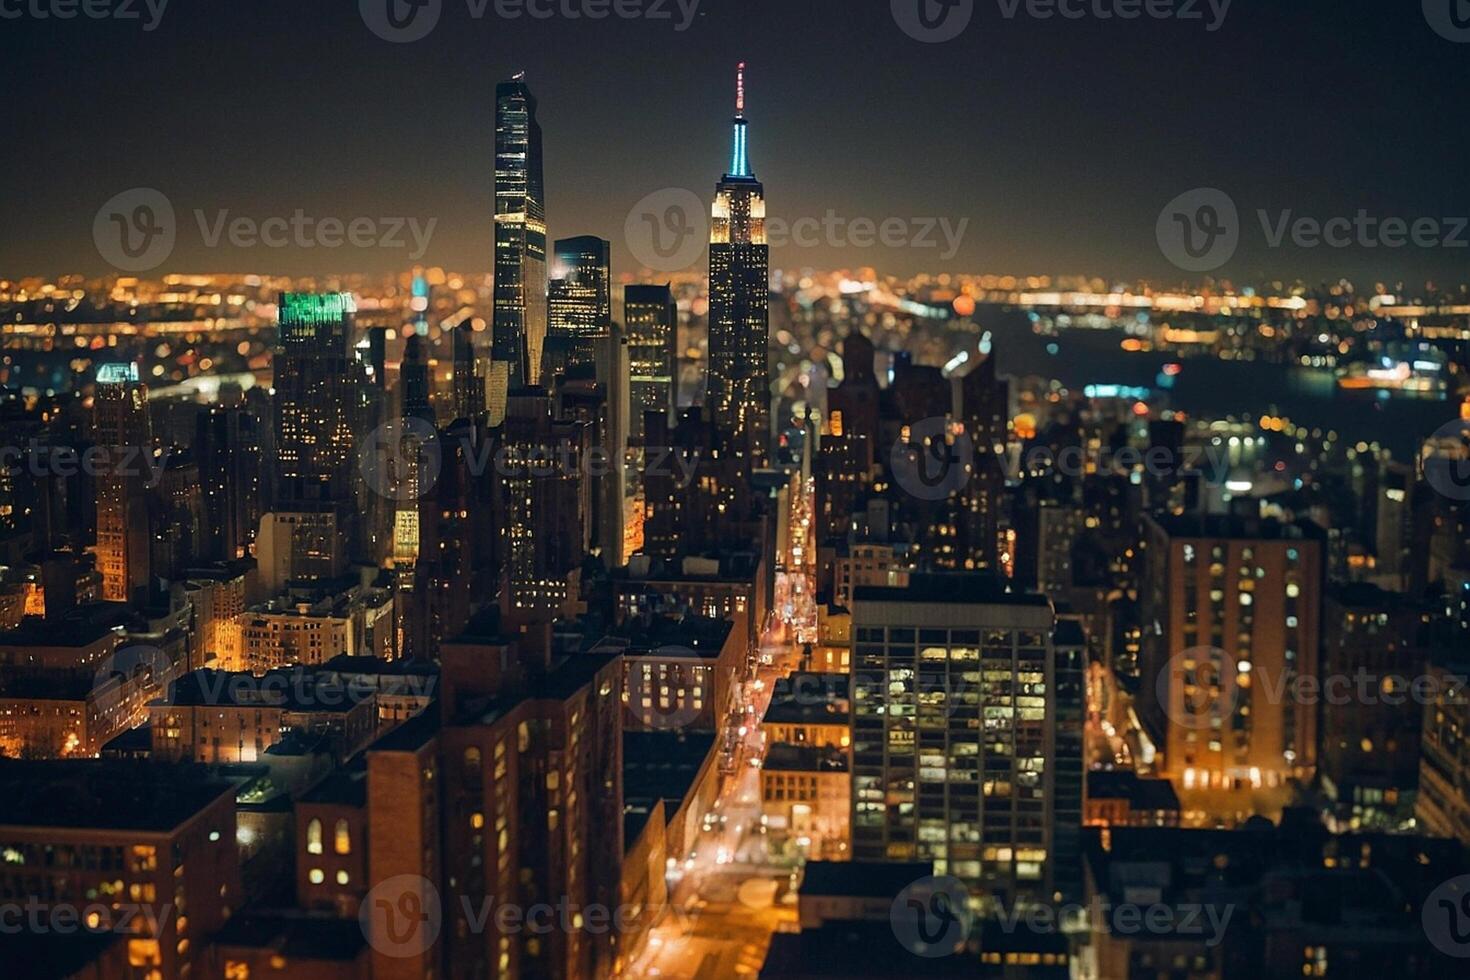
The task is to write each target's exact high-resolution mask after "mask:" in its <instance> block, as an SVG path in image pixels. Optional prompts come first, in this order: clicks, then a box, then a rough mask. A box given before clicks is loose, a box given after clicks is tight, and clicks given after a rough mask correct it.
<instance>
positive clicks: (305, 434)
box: [272, 293, 363, 510]
mask: <svg viewBox="0 0 1470 980" xmlns="http://www.w3.org/2000/svg"><path fill="white" fill-rule="evenodd" d="M279 310H280V312H279V335H278V340H277V343H276V350H275V357H274V359H273V362H272V363H273V365H274V369H275V376H274V381H273V383H274V386H275V437H276V446H275V448H276V460H277V466H278V473H277V484H276V506H277V507H278V508H279V509H282V510H291V509H292V507H293V506H295V505H298V504H330V505H345V504H346V503H347V502H348V500H349V499H350V497H351V490H352V476H353V469H354V467H355V466H356V463H357V456H356V452H355V450H356V445H357V432H358V428H359V426H360V412H359V410H358V409H359V405H360V404H361V399H362V397H363V393H362V392H361V391H359V390H358V388H359V387H360V382H361V380H362V379H361V377H360V374H359V372H358V370H357V359H356V357H355V356H354V355H353V351H352V345H353V331H354V317H355V315H356V312H357V304H356V303H355V302H354V301H353V299H352V295H351V294H350V293H320V294H312V293H282V294H281V298H280V306H279Z"/></svg>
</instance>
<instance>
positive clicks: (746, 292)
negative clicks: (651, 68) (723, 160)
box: [705, 61, 770, 464]
mask: <svg viewBox="0 0 1470 980" xmlns="http://www.w3.org/2000/svg"><path fill="white" fill-rule="evenodd" d="M734 125H735V131H734V141H733V145H732V149H731V155H730V170H729V172H728V173H726V174H725V176H724V178H723V179H722V180H721V181H720V182H719V184H718V185H716V187H715V202H714V206H713V207H712V208H711V211H710V219H711V220H710V246H709V371H708V376H707V377H708V382H707V390H706V395H705V405H706V406H707V408H708V412H709V415H710V417H711V418H712V419H713V421H714V423H715V424H716V425H717V426H718V427H719V428H721V429H722V430H724V431H726V432H727V433H729V434H730V435H731V436H732V438H733V448H734V451H735V453H736V454H737V455H740V456H742V457H752V458H747V459H746V462H747V464H749V463H752V462H755V461H756V460H758V459H759V458H761V457H763V456H764V451H765V442H766V436H767V431H768V430H769V428H770V423H769V418H768V416H769V412H770V380H769V377H768V369H767V364H766V360H767V359H766V337H767V334H768V333H769V331H770V249H769V247H768V246H767V245H766V200H765V189H764V188H763V187H762V186H761V183H760V181H758V180H756V179H755V174H754V173H752V172H751V168H750V159H749V157H748V156H747V152H746V147H747V143H746V130H747V122H746V119H745V62H743V61H742V62H741V63H740V67H739V73H738V75H737V77H736V94H735V120H734Z"/></svg>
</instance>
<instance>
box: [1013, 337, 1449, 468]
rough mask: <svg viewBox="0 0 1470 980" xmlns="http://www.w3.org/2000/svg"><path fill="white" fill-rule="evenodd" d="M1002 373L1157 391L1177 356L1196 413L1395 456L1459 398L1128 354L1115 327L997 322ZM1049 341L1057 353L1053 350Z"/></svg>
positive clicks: (1410, 450)
mask: <svg viewBox="0 0 1470 980" xmlns="http://www.w3.org/2000/svg"><path fill="white" fill-rule="evenodd" d="M987 329H989V330H991V333H992V339H993V343H994V350H995V352H996V356H997V357H998V358H999V361H998V364H999V370H1000V372H1001V373H1002V374H1010V375H1028V374H1035V375H1040V376H1041V377H1045V378H1056V379H1057V380H1058V381H1061V382H1062V383H1063V384H1065V385H1066V386H1067V387H1068V388H1071V389H1074V390H1075V389H1078V388H1081V387H1083V386H1084V385H1089V384H1118V385H1128V386H1131V387H1142V388H1151V389H1153V390H1155V392H1158V390H1159V388H1158V385H1157V383H1156V381H1157V376H1158V374H1159V371H1160V370H1161V369H1162V368H1163V366H1164V365H1165V364H1168V363H1170V362H1178V363H1181V364H1183V365H1184V370H1183V372H1182V373H1181V374H1180V375H1179V376H1178V377H1176V378H1175V379H1174V381H1175V385H1174V388H1173V390H1172V391H1170V392H1168V399H1169V404H1170V405H1171V406H1172V407H1174V408H1178V409H1182V410H1184V411H1186V412H1189V413H1190V414H1192V415H1200V416H1207V417H1212V418H1218V417H1220V416H1224V415H1231V414H1234V415H1244V414H1247V413H1249V414H1251V415H1253V416H1259V415H1263V414H1265V415H1283V414H1284V415H1286V416H1288V417H1290V418H1291V420H1292V421H1293V422H1295V423H1296V424H1298V425H1305V426H1306V427H1307V428H1309V429H1310V428H1317V427H1321V428H1322V429H1324V430H1326V429H1335V430H1336V431H1337V432H1338V434H1339V435H1340V436H1342V437H1345V438H1351V439H1352V440H1353V441H1354V442H1356V441H1358V440H1362V441H1365V442H1373V441H1375V440H1376V441H1377V442H1378V443H1379V444H1380V445H1383V446H1386V447H1387V448H1388V449H1389V451H1390V452H1392V453H1393V455H1394V458H1395V459H1399V460H1408V459H1410V458H1412V457H1413V456H1414V455H1415V454H1416V453H1417V452H1418V450H1419V445H1420V442H1421V441H1422V440H1423V438H1424V437H1425V436H1426V435H1428V434H1429V433H1431V432H1433V431H1434V430H1435V429H1437V428H1439V427H1440V426H1441V425H1443V424H1444V423H1446V422H1448V421H1450V420H1452V419H1454V418H1455V417H1456V414H1457V409H1456V407H1455V403H1454V402H1453V401H1429V400H1424V399H1414V398H1405V397H1400V396H1394V397H1392V398H1387V399H1384V398H1380V397H1378V395H1377V393H1376V392H1344V391H1341V390H1340V389H1338V387H1337V385H1336V383H1335V381H1334V379H1333V377H1332V373H1331V372H1330V371H1307V370H1302V369H1297V368H1289V367H1286V366H1284V365H1281V364H1269V363H1265V362H1261V361H1222V360H1219V359H1217V358H1213V357H1188V358H1181V357H1180V356H1179V355H1178V354H1175V353H1171V352H1168V351H1163V352H1160V351H1152V352H1140V353H1129V352H1128V351H1125V350H1123V349H1122V348H1121V347H1120V346H1119V342H1120V341H1121V339H1122V338H1121V337H1120V335H1119V334H1118V333H1116V332H1114V331H1110V330H1088V329H1074V330H1064V331H1062V332H1061V333H1060V335H1058V336H1038V335H1037V334H1035V333H1033V332H1032V331H1031V330H1030V328H1029V327H1027V326H1025V325H1021V324H1015V323H1002V324H995V325H990V326H988V327H987ZM1048 344H1055V345H1056V346H1057V353H1056V354H1051V353H1049V352H1048V351H1047V345H1048Z"/></svg>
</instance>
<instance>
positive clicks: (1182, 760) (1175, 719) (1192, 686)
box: [1138, 515, 1323, 812]
mask: <svg viewBox="0 0 1470 980" xmlns="http://www.w3.org/2000/svg"><path fill="white" fill-rule="evenodd" d="M1144 522H1145V523H1144V555H1145V565H1144V569H1143V576H1144V578H1143V582H1142V586H1141V588H1140V605H1141V611H1142V617H1143V626H1144V650H1143V660H1142V663H1141V665H1140V667H1141V671H1140V672H1141V675H1142V678H1143V683H1142V684H1141V686H1140V697H1139V702H1138V703H1139V709H1140V710H1139V714H1140V717H1141V719H1142V721H1143V724H1144V728H1145V729H1146V731H1147V732H1148V735H1149V737H1150V738H1151V739H1153V741H1154V744H1155V746H1156V747H1157V749H1158V751H1159V752H1160V753H1161V754H1162V757H1163V758H1162V759H1161V760H1159V761H1158V762H1157V763H1156V767H1157V768H1158V771H1159V772H1160V774H1162V775H1165V776H1168V777H1170V778H1172V779H1175V780H1176V785H1177V786H1178V787H1179V789H1180V790H1181V798H1187V797H1188V796H1189V794H1190V791H1191V790H1196V789H1197V790H1200V791H1202V793H1203V792H1204V791H1225V792H1226V793H1227V794H1228V793H1229V792H1231V791H1236V790H1240V791H1244V792H1246V793H1247V794H1248V793H1249V791H1251V790H1254V789H1260V788H1262V787H1265V788H1266V789H1267V790H1271V789H1275V788H1279V787H1284V786H1286V785H1287V783H1288V782H1289V781H1290V780H1293V779H1308V778H1310V777H1311V774H1312V772H1313V770H1314V768H1315V766H1316V762H1317V717H1318V712H1317V705H1316V703H1315V702H1314V701H1313V700H1312V699H1308V698H1301V697H1297V696H1295V694H1294V692H1295V691H1296V689H1297V685H1298V679H1299V678H1302V677H1311V678H1315V677H1317V672H1318V663H1319V658H1318V644H1319V637H1320V635H1321V634H1320V629H1321V627H1320V622H1319V617H1320V615H1321V605H1322V581H1323V572H1322V561H1323V547H1322V542H1321V535H1320V533H1319V532H1318V531H1317V530H1316V528H1315V526H1314V525H1310V524H1306V523H1302V524H1281V523H1279V522H1276V521H1263V520H1259V519H1253V518H1245V517H1240V516H1234V515H1216V516H1210V517H1145V518H1144ZM1197 802H1199V803H1205V805H1206V808H1207V809H1208V807H1209V805H1210V804H1209V803H1208V801H1205V800H1203V799H1199V800H1197ZM1218 802H1220V803H1222V804H1227V805H1228V804H1229V801H1228V800H1224V799H1222V800H1219V801H1218ZM1187 805H1188V800H1187V799H1186V806H1187ZM1245 809H1246V810H1248V809H1250V808H1249V807H1248V806H1247V807H1245ZM1236 812H1243V811H1242V810H1240V809H1239V808H1238V807H1237V808H1236Z"/></svg>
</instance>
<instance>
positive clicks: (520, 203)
mask: <svg viewBox="0 0 1470 980" xmlns="http://www.w3.org/2000/svg"><path fill="white" fill-rule="evenodd" d="M545 340H546V195H545V188H544V185H543V183H542V176H541V126H540V125H539V124H538V123H537V122H536V98H535V96H533V95H532V94H531V90H530V88H529V87H527V85H526V82H525V75H524V73H518V74H516V75H515V76H514V77H512V78H511V79H510V80H509V81H505V82H501V83H500V84H499V85H497V86H496V87H495V312H494V318H493V324H492V332H491V348H490V352H491V353H490V356H491V369H490V401H491V406H490V409H491V424H492V425H496V424H499V422H500V419H501V417H503V415H504V412H505V398H506V396H507V394H508V393H509V392H510V391H512V390H514V389H516V388H521V387H524V386H526V385H533V384H536V383H537V381H538V380H539V378H540V376H541V347H542V345H543V343H544V342H545Z"/></svg>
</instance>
